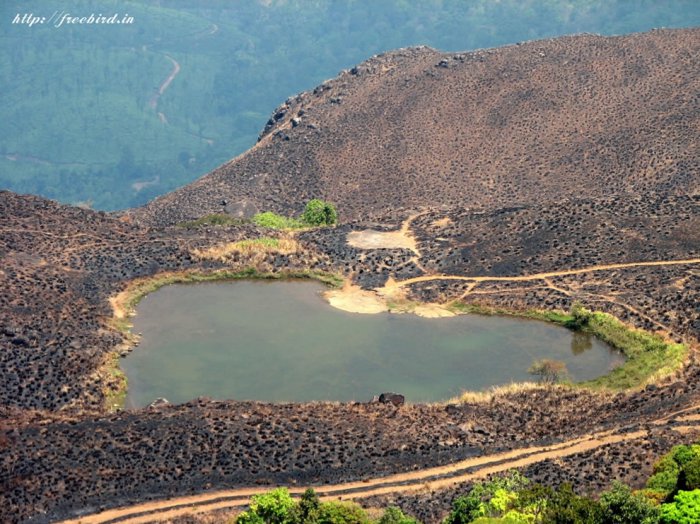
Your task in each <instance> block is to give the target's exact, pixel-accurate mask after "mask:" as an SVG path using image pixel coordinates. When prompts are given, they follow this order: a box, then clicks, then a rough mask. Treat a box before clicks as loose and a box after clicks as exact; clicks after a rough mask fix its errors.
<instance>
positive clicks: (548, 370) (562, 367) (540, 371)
mask: <svg viewBox="0 0 700 524" xmlns="http://www.w3.org/2000/svg"><path fill="white" fill-rule="evenodd" d="M527 372H528V373H530V374H531V375H535V376H538V377H540V382H543V383H544V384H556V383H557V382H561V381H562V380H563V379H564V378H566V376H567V375H568V374H569V372H568V371H567V369H566V364H565V363H564V362H562V361H560V360H550V359H548V358H544V359H542V360H536V361H535V362H534V363H533V364H532V366H530V369H528V370H527Z"/></svg>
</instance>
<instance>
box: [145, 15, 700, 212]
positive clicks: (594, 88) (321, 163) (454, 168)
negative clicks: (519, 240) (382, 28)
mask: <svg viewBox="0 0 700 524" xmlns="http://www.w3.org/2000/svg"><path fill="white" fill-rule="evenodd" d="M698 56H700V29H689V30H675V31H672V30H658V31H652V32H650V33H644V34H635V35H630V36H624V37H601V36H593V35H579V36H571V37H564V38H558V39H554V40H547V41H535V42H528V43H524V44H522V45H513V46H508V47H504V48H499V49H492V50H483V51H476V52H470V53H458V54H444V53H440V52H438V51H436V50H434V49H430V48H410V49H402V50H398V51H394V52H391V53H387V54H384V55H379V56H375V57H373V58H371V59H369V60H368V61H366V62H364V63H362V64H360V65H358V66H357V67H354V68H352V69H351V70H349V71H344V72H342V73H341V74H340V75H339V76H338V77H337V78H335V79H333V80H329V81H327V82H325V83H323V84H322V85H320V86H318V87H317V88H316V89H314V90H313V91H312V92H305V93H302V94H300V95H298V96H296V97H293V98H290V99H288V100H287V101H286V102H285V103H284V104H283V105H282V106H280V107H278V108H277V109H276V110H275V112H274V113H273V115H272V117H271V118H270V121H269V122H268V125H267V127H266V128H265V130H264V131H263V133H262V134H261V140H260V141H259V143H258V144H257V146H256V147H254V148H253V149H251V150H250V151H248V152H247V153H245V154H243V155H241V156H240V157H238V158H235V159H234V160H232V161H230V162H229V163H227V164H225V165H223V166H221V167H220V168H218V169H216V170H215V171H213V172H212V173H210V174H209V175H206V176H204V177H202V178H201V179H199V180H198V181H196V182H194V183H193V184H190V185H188V186H186V187H184V188H182V189H180V190H178V191H175V192H173V193H171V194H168V195H165V196H163V197H160V198H158V199H156V200H155V201H154V202H152V203H150V204H149V205H147V206H146V207H144V208H141V209H137V210H134V211H133V212H132V213H131V215H132V216H133V217H134V218H135V219H136V220H138V221H140V222H144V223H148V224H157V225H165V224H173V223H177V222H179V221H182V220H185V219H192V218H195V217H199V216H202V215H205V214H208V213H212V212H217V211H221V210H222V208H224V207H225V206H224V204H223V202H224V201H225V202H226V204H227V205H228V208H229V209H230V210H232V209H236V208H237V203H240V202H242V201H244V202H248V203H253V204H254V205H255V206H256V207H257V208H258V209H260V210H268V209H271V210H274V211H278V212H291V211H294V212H298V211H299V210H300V209H301V206H302V205H303V203H304V202H305V201H307V200H308V199H309V198H312V197H320V198H325V199H327V200H330V201H333V202H335V203H336V204H337V205H338V208H339V210H340V214H341V218H342V219H343V220H349V219H356V218H360V217H364V216H366V215H368V214H372V213H374V212H377V211H385V210H386V209H387V208H397V207H401V206H405V207H415V206H424V205H433V206H435V205H444V204H449V205H461V206H467V207H474V206H475V207H479V208H490V209H493V208H501V207H508V206H512V205H514V204H527V203H532V202H535V201H537V202H542V201H543V200H548V199H553V198H555V199H561V198H564V197H599V196H609V195H610V194H616V195H620V196H622V195H645V194H649V193H658V192H663V193H691V194H694V193H697V192H698V191H700V186H699V185H698V176H697V175H698V171H699V170H700V161H699V160H698V158H699V155H698V153H699V152H700V151H699V149H698V147H699V144H698V140H697V135H698V129H700V100H699V99H698V96H697V94H698V92H699V91H700V61H698V59H697V57H698Z"/></svg>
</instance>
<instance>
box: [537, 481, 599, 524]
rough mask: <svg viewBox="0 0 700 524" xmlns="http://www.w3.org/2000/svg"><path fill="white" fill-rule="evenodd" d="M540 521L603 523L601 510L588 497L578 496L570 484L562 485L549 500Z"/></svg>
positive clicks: (580, 523)
mask: <svg viewBox="0 0 700 524" xmlns="http://www.w3.org/2000/svg"><path fill="white" fill-rule="evenodd" d="M542 520H543V522H549V523H551V524H599V523H600V522H603V508H602V507H601V506H600V504H599V503H598V502H597V501H595V500H593V499H591V498H589V497H580V496H578V495H577V494H576V493H574V490H573V488H572V487H571V484H562V485H561V486H559V489H558V490H557V491H556V492H555V493H554V494H553V495H552V497H551V498H550V499H549V501H548V504H547V506H546V508H545V510H544V514H543V519H542Z"/></svg>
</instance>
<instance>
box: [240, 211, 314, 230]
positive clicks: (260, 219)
mask: <svg viewBox="0 0 700 524" xmlns="http://www.w3.org/2000/svg"><path fill="white" fill-rule="evenodd" d="M253 223H254V224H256V225H258V226H260V227H269V228H270V229H298V228H301V227H304V225H303V224H302V223H301V222H299V221H298V220H295V219H294V218H287V217H283V216H282V215H278V214H277V213H273V212H272V211H265V212H264V213H256V214H255V215H254V216H253Z"/></svg>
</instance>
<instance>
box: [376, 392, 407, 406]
mask: <svg viewBox="0 0 700 524" xmlns="http://www.w3.org/2000/svg"><path fill="white" fill-rule="evenodd" d="M379 402H381V403H382V404H393V405H394V406H396V407H399V406H403V405H404V403H405V402H406V398H405V397H404V396H403V395H399V394H398V393H382V394H381V395H379Z"/></svg>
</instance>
